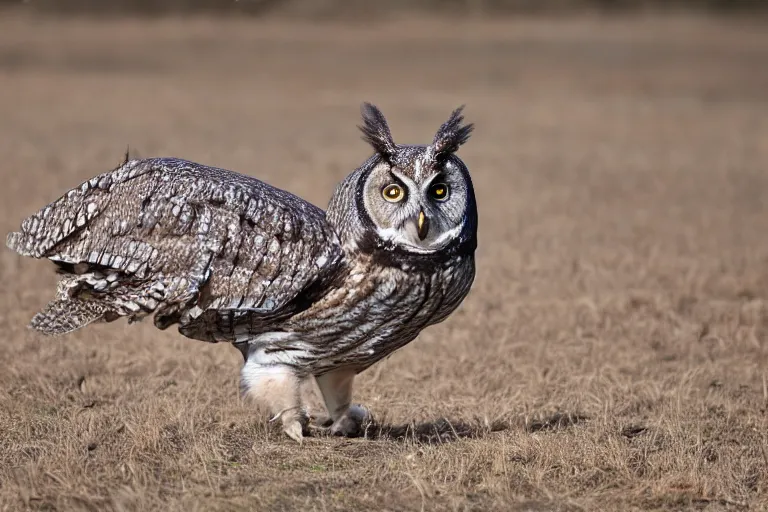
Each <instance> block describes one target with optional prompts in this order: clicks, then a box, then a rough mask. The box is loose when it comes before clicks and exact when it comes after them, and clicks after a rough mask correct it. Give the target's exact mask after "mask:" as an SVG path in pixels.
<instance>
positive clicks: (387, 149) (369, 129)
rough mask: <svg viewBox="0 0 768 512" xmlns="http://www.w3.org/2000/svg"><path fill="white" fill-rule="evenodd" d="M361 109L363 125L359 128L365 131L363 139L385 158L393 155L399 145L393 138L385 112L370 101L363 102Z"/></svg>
mask: <svg viewBox="0 0 768 512" xmlns="http://www.w3.org/2000/svg"><path fill="white" fill-rule="evenodd" d="M361 111H362V114H363V126H358V128H360V131H362V132H363V140H364V141H366V142H367V143H368V144H370V145H371V146H373V149H375V150H376V152H377V153H378V154H380V155H381V156H383V157H384V158H387V159H388V158H390V157H392V156H393V155H394V154H395V152H396V151H397V146H396V145H395V141H394V140H392V133H391V132H390V131H389V125H388V124H387V120H386V119H385V118H384V114H382V113H381V110H379V109H378V108H377V107H376V106H375V105H372V104H370V103H368V102H365V103H363V107H362V109H361Z"/></svg>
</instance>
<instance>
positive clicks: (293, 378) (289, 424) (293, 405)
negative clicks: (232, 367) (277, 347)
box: [240, 359, 308, 443]
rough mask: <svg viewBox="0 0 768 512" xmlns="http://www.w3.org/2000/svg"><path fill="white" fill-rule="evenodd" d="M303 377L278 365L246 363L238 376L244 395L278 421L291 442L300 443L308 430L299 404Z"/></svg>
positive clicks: (305, 416)
mask: <svg viewBox="0 0 768 512" xmlns="http://www.w3.org/2000/svg"><path fill="white" fill-rule="evenodd" d="M302 380H303V379H302V377H301V376H299V375H298V374H297V373H296V371H295V370H294V369H293V368H291V367H289V366H286V365H281V364H260V363H258V362H256V361H255V360H250V359H249V360H247V361H246V362H245V365H243V369H242V371H241V374H240V386H241V390H242V392H243V395H244V396H246V397H248V398H251V399H254V400H256V401H257V402H258V403H260V404H262V405H264V406H266V407H267V408H268V409H269V411H270V413H271V414H272V415H273V416H272V421H274V420H278V419H279V420H280V421H281V423H282V425H283V431H284V432H285V433H286V434H287V435H288V436H289V437H290V438H291V439H293V440H294V441H297V442H299V443H301V442H302V440H303V437H304V433H305V432H306V428H307V422H308V421H307V415H306V412H305V411H304V407H303V405H302V403H301V393H300V388H301V383H302Z"/></svg>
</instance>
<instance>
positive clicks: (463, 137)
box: [432, 105, 475, 156]
mask: <svg viewBox="0 0 768 512" xmlns="http://www.w3.org/2000/svg"><path fill="white" fill-rule="evenodd" d="M463 110H464V105H462V106H460V107H459V108H457V109H456V110H454V111H453V113H452V114H451V117H450V118H448V120H447V121H446V122H445V123H443V125H442V126H441V127H440V129H439V130H437V133H436V134H435V140H434V141H433V142H432V151H433V153H434V154H435V156H437V155H448V154H451V153H455V152H456V151H457V150H458V149H459V146H461V145H462V144H464V143H465V142H467V140H468V139H469V134H470V133H471V132H472V130H473V129H474V128H475V125H474V124H472V123H470V124H466V125H463V126H462V124H461V123H462V122H463V121H464V116H463V115H462V113H461V112H462V111H463Z"/></svg>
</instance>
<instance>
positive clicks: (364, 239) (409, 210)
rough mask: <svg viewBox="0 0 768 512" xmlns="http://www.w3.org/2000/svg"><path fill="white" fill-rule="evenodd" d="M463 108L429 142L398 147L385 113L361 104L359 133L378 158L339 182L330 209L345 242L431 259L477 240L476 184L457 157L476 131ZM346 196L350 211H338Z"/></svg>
mask: <svg viewBox="0 0 768 512" xmlns="http://www.w3.org/2000/svg"><path fill="white" fill-rule="evenodd" d="M462 109H463V107H460V108H458V109H456V110H455V111H454V112H453V113H452V114H451V116H450V117H449V118H448V120H447V121H446V122H445V123H443V125H442V126H440V127H439V128H438V130H437V133H436V134H435V136H434V138H433V140H432V143H431V144H428V145H408V144H396V143H395V141H394V139H393V138H392V133H391V132H390V129H389V126H388V124H387V121H386V119H385V118H384V115H383V114H382V113H381V111H380V110H379V109H378V108H376V107H375V106H374V105H371V104H370V103H364V104H363V108H362V114H363V124H362V126H360V129H361V131H362V132H363V139H364V140H365V141H366V142H368V143H369V144H370V145H371V146H372V147H373V149H374V154H373V156H371V157H370V158H369V159H368V160H367V161H366V162H365V163H364V164H363V165H362V166H361V167H359V168H358V169H357V170H356V171H355V172H353V173H352V174H351V175H350V176H349V177H348V178H347V179H346V180H345V181H344V182H342V183H341V184H340V185H339V188H338V189H337V192H336V194H335V196H334V199H333V200H332V201H331V205H330V206H329V216H330V217H331V218H332V221H334V220H335V222H334V224H336V225H337V229H339V230H340V231H342V232H343V238H345V239H346V240H344V242H345V244H346V245H354V246H357V247H362V248H364V249H370V250H385V251H393V252H398V253H400V254H405V255H427V254H445V253H446V251H448V250H450V249H451V248H457V247H458V246H460V245H462V244H467V243H470V244H474V243H475V237H476V232H477V206H476V203H475V195H474V190H473V188H472V181H471V179H470V176H469V172H468V170H467V167H466V166H465V165H464V162H462V161H461V159H460V158H459V157H458V156H456V154H455V153H456V151H457V150H458V149H459V146H461V145H462V144H463V143H465V142H466V141H467V139H468V138H469V135H470V132H471V131H472V129H473V125H472V124H466V125H465V124H462V122H463V120H464V117H463V116H462ZM341 198H344V201H343V202H344V203H346V212H345V213H341V212H340V211H338V210H340V209H343V208H344V205H343V204H341V203H340V202H339V201H338V200H337V199H341ZM350 202H351V203H353V204H352V205H351V204H350ZM350 206H353V207H352V208H350ZM472 249H474V246H472Z"/></svg>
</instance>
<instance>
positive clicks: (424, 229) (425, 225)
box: [416, 210, 429, 240]
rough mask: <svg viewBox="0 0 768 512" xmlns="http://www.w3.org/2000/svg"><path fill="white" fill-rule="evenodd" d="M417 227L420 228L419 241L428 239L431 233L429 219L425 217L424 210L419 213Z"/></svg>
mask: <svg viewBox="0 0 768 512" xmlns="http://www.w3.org/2000/svg"><path fill="white" fill-rule="evenodd" d="M416 226H417V227H418V233H419V240H424V239H425V238H427V233H429V219H428V218H427V216H426V215H424V210H422V211H420V212H419V220H418V222H417V223H416Z"/></svg>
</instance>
